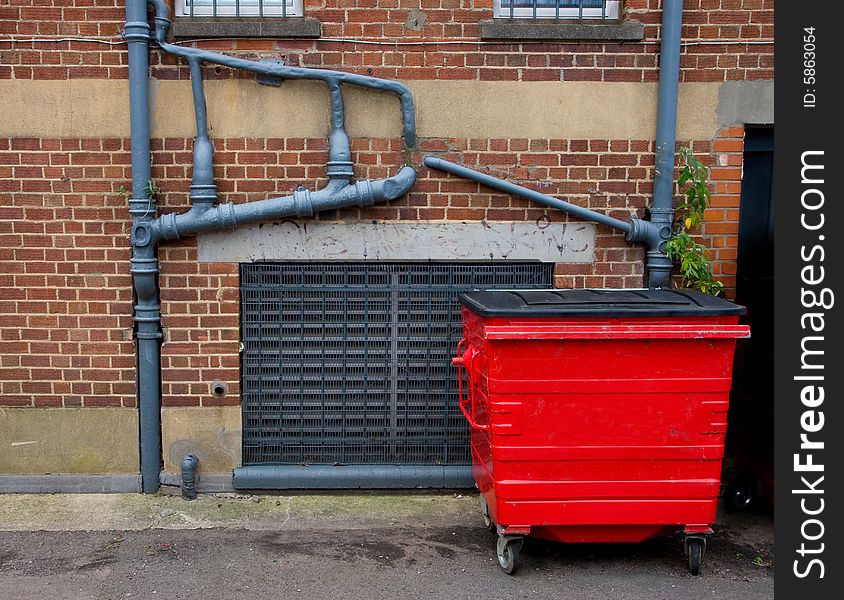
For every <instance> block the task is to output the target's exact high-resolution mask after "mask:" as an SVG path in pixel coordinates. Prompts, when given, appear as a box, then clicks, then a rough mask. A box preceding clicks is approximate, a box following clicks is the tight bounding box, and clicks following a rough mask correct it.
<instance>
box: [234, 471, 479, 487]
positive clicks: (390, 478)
mask: <svg viewBox="0 0 844 600" xmlns="http://www.w3.org/2000/svg"><path fill="white" fill-rule="evenodd" d="M233 484H234V487H235V488H236V489H238V490H342V489H361V490H384V489H420V488H422V489H425V488H434V489H436V488H443V489H461V488H471V487H473V486H474V484H475V482H474V481H473V479H472V467H471V466H468V465H465V466H457V465H454V466H444V465H344V466H327V465H314V466H308V467H305V466H298V465H250V466H245V467H238V468H236V469H235V470H234V479H233Z"/></svg>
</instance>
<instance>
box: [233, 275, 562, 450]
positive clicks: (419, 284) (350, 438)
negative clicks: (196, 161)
mask: <svg viewBox="0 0 844 600" xmlns="http://www.w3.org/2000/svg"><path fill="white" fill-rule="evenodd" d="M552 273H553V265H551V264H541V263H531V264H430V263H416V264H315V263H308V264H245V265H242V266H241V330H242V339H243V345H244V350H243V357H242V362H243V364H242V377H243V464H244V465H259V464H311V465H318V464H322V465H326V464H327V465H331V464H409V465H465V464H469V463H470V456H469V446H468V429H467V426H466V423H465V421H464V420H463V417H462V415H461V414H460V411H459V409H458V407H457V397H456V381H455V371H454V369H453V368H452V366H451V361H450V359H451V357H452V355H453V354H454V352H455V348H456V346H457V342H458V341H459V339H460V337H461V333H462V326H461V319H460V303H459V302H458V300H457V296H458V294H460V293H461V292H464V291H468V290H472V289H493V288H548V287H551V283H552Z"/></svg>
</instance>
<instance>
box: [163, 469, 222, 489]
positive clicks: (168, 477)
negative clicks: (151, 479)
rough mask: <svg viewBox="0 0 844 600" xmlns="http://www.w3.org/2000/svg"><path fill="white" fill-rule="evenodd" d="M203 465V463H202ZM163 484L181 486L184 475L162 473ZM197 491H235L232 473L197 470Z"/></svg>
mask: <svg viewBox="0 0 844 600" xmlns="http://www.w3.org/2000/svg"><path fill="white" fill-rule="evenodd" d="M200 467H201V463H200ZM161 485H166V486H172V487H181V485H182V477H181V476H180V475H179V474H178V473H167V472H165V471H162V473H161ZM196 491H198V492H202V493H212V492H233V491H235V489H234V486H233V485H232V474H231V473H202V472H201V471H197V472H196Z"/></svg>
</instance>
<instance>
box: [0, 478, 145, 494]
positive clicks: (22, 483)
mask: <svg viewBox="0 0 844 600" xmlns="http://www.w3.org/2000/svg"><path fill="white" fill-rule="evenodd" d="M140 491H141V476H140V475H0V493H2V494H113V493H126V492H136V493H140Z"/></svg>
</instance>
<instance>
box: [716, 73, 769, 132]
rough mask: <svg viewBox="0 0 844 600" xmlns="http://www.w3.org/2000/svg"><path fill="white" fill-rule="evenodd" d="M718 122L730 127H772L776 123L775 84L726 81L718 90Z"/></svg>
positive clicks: (767, 81)
mask: <svg viewBox="0 0 844 600" xmlns="http://www.w3.org/2000/svg"><path fill="white" fill-rule="evenodd" d="M717 113H718V121H719V123H720V124H721V125H722V126H729V125H740V124H745V125H771V124H772V123H773V122H774V82H773V80H761V81H726V82H724V83H723V84H721V87H720V88H719V89H718V109H717Z"/></svg>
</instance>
